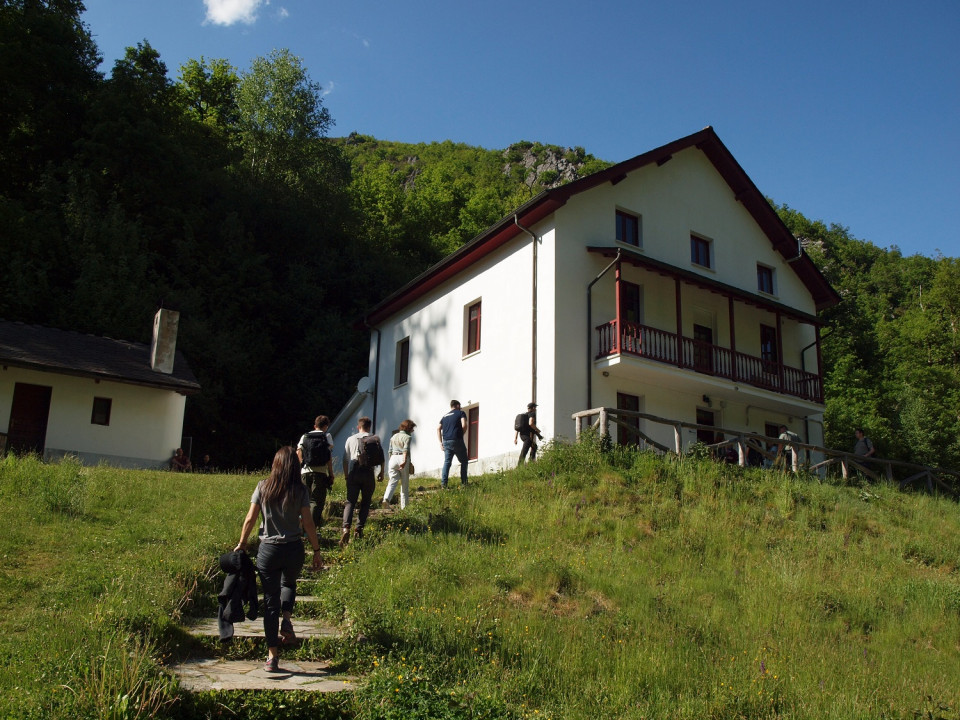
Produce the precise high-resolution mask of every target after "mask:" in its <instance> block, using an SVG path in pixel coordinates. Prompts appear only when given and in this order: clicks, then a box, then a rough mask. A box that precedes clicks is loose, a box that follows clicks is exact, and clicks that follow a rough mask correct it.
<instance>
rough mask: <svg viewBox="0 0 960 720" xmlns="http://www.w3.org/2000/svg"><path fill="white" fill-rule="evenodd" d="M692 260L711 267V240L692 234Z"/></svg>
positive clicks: (694, 262) (696, 263) (702, 265)
mask: <svg viewBox="0 0 960 720" xmlns="http://www.w3.org/2000/svg"><path fill="white" fill-rule="evenodd" d="M690 262H692V263H693V264H694V265H700V266H701V267H705V268H709V267H713V266H712V265H711V264H710V241H709V240H705V239H704V238H702V237H697V236H696V235H691V236H690Z"/></svg>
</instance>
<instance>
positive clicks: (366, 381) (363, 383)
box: [357, 377, 370, 395]
mask: <svg viewBox="0 0 960 720" xmlns="http://www.w3.org/2000/svg"><path fill="white" fill-rule="evenodd" d="M357 392H358V393H360V394H361V395H366V394H367V393H368V392H370V378H369V377H362V378H360V382H358V383H357Z"/></svg>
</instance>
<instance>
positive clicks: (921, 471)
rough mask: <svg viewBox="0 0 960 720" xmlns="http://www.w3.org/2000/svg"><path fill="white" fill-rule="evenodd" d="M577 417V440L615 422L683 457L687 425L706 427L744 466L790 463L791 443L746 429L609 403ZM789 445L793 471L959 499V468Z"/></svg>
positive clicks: (720, 449) (605, 431)
mask: <svg viewBox="0 0 960 720" xmlns="http://www.w3.org/2000/svg"><path fill="white" fill-rule="evenodd" d="M572 417H573V420H574V423H575V424H576V436H577V439H579V438H580V433H581V432H583V430H584V426H585V425H586V426H587V427H592V428H594V429H595V430H596V431H597V432H598V433H599V434H600V435H609V428H610V423H611V422H612V423H614V424H615V425H617V427H620V428H623V429H624V430H625V431H626V432H627V433H628V437H630V438H636V443H631V444H637V445H645V446H648V447H651V448H653V449H654V450H656V451H657V452H660V453H664V454H668V453H672V454H676V455H682V454H683V430H684V429H687V430H694V431H707V432H711V433H714V437H718V436H720V435H722V436H723V439H722V440H719V441H718V442H715V443H711V444H708V445H707V446H706V447H707V448H708V449H709V450H710V451H711V452H712V453H714V455H715V456H718V457H723V456H725V455H726V452H727V448H734V449H735V451H736V461H737V464H739V465H741V466H744V467H745V466H747V465H749V464H750V459H751V456H752V457H753V458H754V459H757V458H760V459H765V460H769V461H770V462H771V463H772V464H774V465H780V464H782V465H783V466H785V465H786V462H785V458H784V457H783V454H781V453H780V448H779V446H780V444H781V443H783V444H787V443H786V442H785V441H780V440H778V439H777V438H771V437H768V436H766V435H759V434H757V433H750V432H744V431H743V430H728V429H726V428H721V427H716V426H713V425H698V424H696V423H688V422H681V421H679V420H669V419H667V418H661V417H657V416H656V415H650V414H648V413H642V412H637V411H635V410H618V409H616V408H606V407H600V408H594V409H592V410H582V411H581V412H577V413H574V414H573V416H572ZM594 417H596V420H593V419H592V418H594ZM640 420H648V421H650V422H654V423H657V424H660V425H667V426H669V427H671V428H672V429H673V447H668V446H667V445H664V444H663V443H660V442H657V441H656V440H654V439H653V438H651V437H649V436H648V435H647V434H646V433H644V432H643V431H641V430H640V429H638V428H637V426H636V425H634V424H633V423H634V422H639V421H640ZM789 445H790V446H791V447H793V448H794V449H795V452H796V457H797V458H798V462H797V463H796V466H795V467H794V468H793V469H794V470H800V469H803V470H805V471H807V472H811V473H818V474H820V473H822V474H826V473H827V472H829V471H831V470H834V471H835V470H839V472H840V474H841V476H842V477H843V478H844V479H847V478H849V477H850V476H851V475H853V474H857V473H859V474H860V475H863V476H864V477H867V478H869V479H871V480H874V481H877V480H881V479H886V480H887V481H889V482H895V483H897V484H898V485H899V488H900V489H901V490H903V489H905V488H907V487H909V486H910V485H913V484H914V483H925V484H926V487H927V489H928V490H929V491H930V492H933V491H934V490H935V489H936V488H940V489H942V490H944V491H945V492H947V493H948V494H950V495H952V496H954V497H960V496H958V494H957V491H956V490H955V489H954V488H956V487H960V472H956V471H954V470H947V469H945V468H938V467H930V466H927V465H917V464H915V463H908V462H902V461H900V460H889V459H886V458H878V457H863V456H861V455H854V454H853V453H849V452H845V451H842V450H833V449H831V448H825V447H820V446H819V445H811V444H809V443H803V442H798V441H793V442H790V443H789ZM721 453H722V455H721ZM813 456H822V459H820V458H817V459H816V460H812V459H811V458H812V457H813ZM785 469H790V468H785Z"/></svg>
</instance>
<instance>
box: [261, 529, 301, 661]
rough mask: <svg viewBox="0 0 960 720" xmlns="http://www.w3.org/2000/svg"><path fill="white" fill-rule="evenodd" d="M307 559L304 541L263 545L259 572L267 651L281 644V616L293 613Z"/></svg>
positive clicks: (263, 543) (264, 543)
mask: <svg viewBox="0 0 960 720" xmlns="http://www.w3.org/2000/svg"><path fill="white" fill-rule="evenodd" d="M303 559H304V549H303V542H302V541H299V540H298V541H296V542H290V543H282V544H281V543H267V542H262V543H260V549H259V550H258V551H257V572H258V573H260V584H261V585H262V586H263V634H264V635H266V636H267V647H277V645H279V644H280V614H281V613H282V612H284V611H287V612H293V603H294V601H295V600H296V599H297V578H298V577H300V571H301V570H302V569H303Z"/></svg>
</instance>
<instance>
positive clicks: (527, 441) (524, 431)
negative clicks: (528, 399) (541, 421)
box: [513, 402, 543, 467]
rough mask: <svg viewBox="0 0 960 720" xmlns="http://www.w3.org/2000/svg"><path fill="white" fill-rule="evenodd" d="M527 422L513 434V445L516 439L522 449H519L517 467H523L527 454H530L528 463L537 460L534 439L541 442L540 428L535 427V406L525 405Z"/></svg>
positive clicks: (534, 404)
mask: <svg viewBox="0 0 960 720" xmlns="http://www.w3.org/2000/svg"><path fill="white" fill-rule="evenodd" d="M526 415H527V422H526V423H525V424H522V425H521V426H520V429H519V430H517V431H516V432H515V433H513V444H514V445H516V444H517V439H518V438H519V439H521V440H523V447H521V448H520V461H519V462H518V463H517V467H520V466H521V465H523V463H524V462H525V461H526V459H527V452H529V453H530V462H533V461H534V460H536V459H537V441H536V439H535V437H534V436H536V438H539V439H540V440H543V435H541V434H540V428H538V427H537V404H536V403H533V402H532V403H527V413H526Z"/></svg>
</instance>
